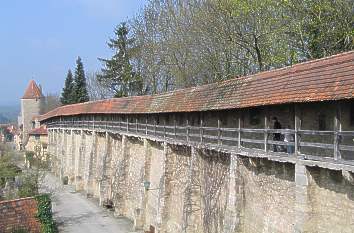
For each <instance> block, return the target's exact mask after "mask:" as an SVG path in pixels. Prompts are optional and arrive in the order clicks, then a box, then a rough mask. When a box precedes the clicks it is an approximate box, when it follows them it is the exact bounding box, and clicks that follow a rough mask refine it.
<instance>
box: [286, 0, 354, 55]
mask: <svg viewBox="0 0 354 233" xmlns="http://www.w3.org/2000/svg"><path fill="white" fill-rule="evenodd" d="M288 9H289V14H290V17H292V18H294V19H295V22H296V23H293V24H291V28H290V29H291V30H290V34H291V35H292V36H293V38H294V39H295V46H296V47H297V48H298V49H299V52H300V53H301V54H302V55H303V56H304V57H306V58H307V59H312V58H321V57H324V56H329V55H333V54H336V53H340V52H343V51H348V50H352V49H354V1H352V0H341V1H333V0H301V1H300V0H291V1H289V2H288Z"/></svg>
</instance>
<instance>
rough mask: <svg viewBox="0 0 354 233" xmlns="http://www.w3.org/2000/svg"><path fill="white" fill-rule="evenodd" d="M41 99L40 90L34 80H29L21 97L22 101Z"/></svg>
mask: <svg viewBox="0 0 354 233" xmlns="http://www.w3.org/2000/svg"><path fill="white" fill-rule="evenodd" d="M42 97H43V94H42V91H41V89H40V88H39V87H38V86H37V84H36V82H35V81H34V80H31V81H30V83H29V84H28V86H27V88H26V91H25V94H24V95H23V97H22V99H39V98H42Z"/></svg>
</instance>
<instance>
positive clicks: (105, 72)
mask: <svg viewBox="0 0 354 233" xmlns="http://www.w3.org/2000/svg"><path fill="white" fill-rule="evenodd" d="M114 33H115V37H116V38H114V39H110V42H109V43H108V46H109V47H110V48H111V49H112V50H113V51H114V52H115V53H114V55H113V56H112V58H111V59H99V60H100V61H101V62H102V63H103V65H104V68H102V69H101V74H98V80H99V81H100V83H103V84H105V85H106V86H108V87H109V88H110V89H111V90H112V91H113V92H114V95H115V97H123V96H128V95H139V94H142V92H143V90H142V80H141V76H140V74H139V73H138V72H136V71H135V70H134V68H133V65H132V64H133V62H132V60H133V56H134V55H135V54H134V53H135V50H136V48H135V47H133V43H134V41H133V40H132V39H131V38H128V34H129V29H128V27H127V25H126V24H125V23H122V24H121V25H120V26H119V27H117V28H116V29H115V31H114Z"/></svg>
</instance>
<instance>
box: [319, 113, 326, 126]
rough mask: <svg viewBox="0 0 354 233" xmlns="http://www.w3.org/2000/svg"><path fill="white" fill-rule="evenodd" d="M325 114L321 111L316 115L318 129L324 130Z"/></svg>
mask: <svg viewBox="0 0 354 233" xmlns="http://www.w3.org/2000/svg"><path fill="white" fill-rule="evenodd" d="M326 129H327V127H326V115H325V114H323V113H321V114H320V115H318V130H326Z"/></svg>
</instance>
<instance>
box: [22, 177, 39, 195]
mask: <svg viewBox="0 0 354 233" xmlns="http://www.w3.org/2000/svg"><path fill="white" fill-rule="evenodd" d="M37 194H38V174H37V173H35V172H30V171H28V172H26V173H24V174H23V175H22V176H21V177H20V185H19V187H18V196H19V197H21V198H22V197H33V196H35V195H37Z"/></svg>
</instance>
